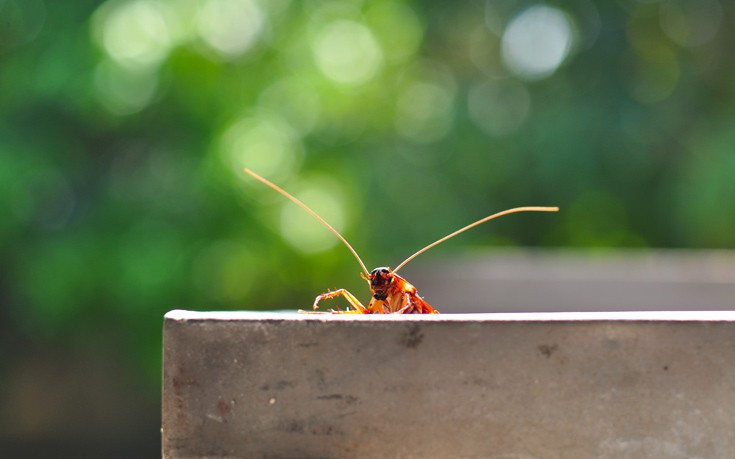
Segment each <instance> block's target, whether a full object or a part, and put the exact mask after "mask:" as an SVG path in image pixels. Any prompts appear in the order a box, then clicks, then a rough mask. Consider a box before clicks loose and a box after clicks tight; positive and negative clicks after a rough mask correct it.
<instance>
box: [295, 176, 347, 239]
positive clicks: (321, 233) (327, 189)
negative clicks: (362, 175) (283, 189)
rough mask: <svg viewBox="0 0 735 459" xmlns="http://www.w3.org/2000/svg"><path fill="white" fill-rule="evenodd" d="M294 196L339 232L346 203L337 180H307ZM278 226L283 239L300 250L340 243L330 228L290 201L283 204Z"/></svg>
mask: <svg viewBox="0 0 735 459" xmlns="http://www.w3.org/2000/svg"><path fill="white" fill-rule="evenodd" d="M296 188H297V189H298V186H297V187H296ZM295 196H296V197H297V198H298V199H300V200H301V201H302V202H304V203H306V205H308V206H309V207H310V208H311V209H313V210H314V211H315V212H316V213H317V214H319V215H321V216H322V218H324V219H325V220H326V221H328V222H329V224H330V225H332V227H334V229H336V230H337V231H338V232H340V233H342V230H343V229H344V226H345V221H346V209H345V208H346V203H345V200H344V193H343V192H342V189H341V187H340V186H339V185H338V184H337V183H335V182H334V181H332V180H331V179H326V178H325V179H321V180H310V183H309V185H308V186H304V187H303V188H302V189H301V190H300V191H298V192H297V193H295ZM280 229H281V234H282V235H283V237H284V239H286V241H288V243H289V244H291V245H292V246H293V247H295V248H296V249H298V250H299V251H301V252H303V253H317V252H323V251H325V250H328V249H330V248H332V247H334V246H335V245H337V244H338V243H340V241H339V239H338V238H337V237H336V236H335V235H334V234H332V233H331V232H330V231H329V229H327V228H325V227H324V225H322V224H321V223H319V222H318V221H317V220H316V219H315V218H314V217H312V216H311V215H309V214H308V213H306V212H304V210H303V209H302V208H300V207H298V206H296V205H294V204H293V203H291V202H286V203H284V204H283V208H282V211H281V221H280Z"/></svg>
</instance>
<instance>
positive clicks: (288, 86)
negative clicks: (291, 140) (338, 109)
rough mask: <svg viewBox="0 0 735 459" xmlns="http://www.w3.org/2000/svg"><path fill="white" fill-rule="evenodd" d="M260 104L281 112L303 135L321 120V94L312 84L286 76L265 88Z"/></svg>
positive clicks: (259, 100) (259, 99)
mask: <svg viewBox="0 0 735 459" xmlns="http://www.w3.org/2000/svg"><path fill="white" fill-rule="evenodd" d="M258 104H259V105H260V106H261V107H264V108H266V109H268V110H270V111H273V112H275V113H278V114H280V115H281V116H283V118H284V119H285V120H286V121H287V122H288V124H290V125H291V126H292V127H293V128H294V129H296V130H297V131H298V132H299V133H300V134H301V135H305V134H308V133H309V132H311V131H312V130H313V129H314V127H315V126H316V124H317V121H318V120H319V111H320V103H319V95H318V92H317V90H316V88H314V87H313V86H312V85H311V84H309V83H308V82H306V81H301V80H299V79H297V78H284V79H281V80H278V81H276V82H275V83H272V84H271V85H270V86H268V87H267V88H265V89H264V90H263V92H262V93H261V94H260V97H259V98H258Z"/></svg>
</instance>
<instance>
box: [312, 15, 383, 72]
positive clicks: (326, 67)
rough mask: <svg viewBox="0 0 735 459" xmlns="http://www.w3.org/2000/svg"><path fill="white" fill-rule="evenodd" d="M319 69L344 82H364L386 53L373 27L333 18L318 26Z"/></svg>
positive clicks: (377, 68)
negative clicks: (371, 28)
mask: <svg viewBox="0 0 735 459" xmlns="http://www.w3.org/2000/svg"><path fill="white" fill-rule="evenodd" d="M312 47H313V52H314V58H315V60H316V64H317V66H318V67H319V70H321V72H322V73H323V74H324V75H325V76H326V77H327V78H329V79H331V80H333V81H336V82H337V83H342V84H351V85H355V84H362V83H365V82H367V81H369V80H370V79H372V78H373V77H374V76H375V75H376V74H377V73H378V71H379V70H380V68H381V66H382V64H383V54H382V52H381V50H380V48H379V47H378V43H377V42H376V40H375V38H374V37H373V34H372V32H370V29H368V28H367V27H365V26H364V25H362V24H359V23H357V22H355V21H348V20H344V19H340V20H336V21H332V22H330V23H328V24H326V25H325V26H323V28H322V29H321V30H319V31H318V32H317V34H316V37H315V38H314V41H313V43H312Z"/></svg>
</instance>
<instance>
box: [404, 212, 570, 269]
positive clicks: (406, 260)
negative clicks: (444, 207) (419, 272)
mask: <svg viewBox="0 0 735 459" xmlns="http://www.w3.org/2000/svg"><path fill="white" fill-rule="evenodd" d="M558 211H559V208H558V207H514V208H513V209H508V210H504V211H502V212H498V213H496V214H492V215H490V216H487V217H485V218H481V219H480V220H477V221H476V222H474V223H470V224H469V225H467V226H465V227H464V228H462V229H458V230H457V231H455V232H453V233H452V234H449V235H447V236H444V237H443V238H441V239H439V240H438V241H436V242H432V243H431V244H429V245H427V246H426V247H424V248H423V249H421V250H419V251H418V252H416V253H414V254H413V255H411V256H410V257H408V258H406V259H405V260H404V261H403V263H401V264H400V265H398V266H396V268H395V269H394V270H393V272H397V271H398V270H399V269H401V268H403V267H404V266H405V265H406V264H407V263H408V262H409V261H411V260H413V259H414V258H416V257H418V256H419V255H421V254H422V253H424V252H426V251H427V250H429V249H430V248H432V247H435V246H437V245H439V244H441V243H442V242H444V241H446V240H447V239H451V238H453V237H454V236H456V235H458V234H460V233H464V232H465V231H467V230H468V229H470V228H474V227H475V226H477V225H481V224H483V223H485V222H487V221H490V220H492V219H494V218H498V217H502V216H503V215H508V214H514V213H516V212H558Z"/></svg>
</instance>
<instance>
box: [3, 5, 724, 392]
mask: <svg viewBox="0 0 735 459" xmlns="http://www.w3.org/2000/svg"><path fill="white" fill-rule="evenodd" d="M732 14H733V10H732V5H731V4H729V3H725V2H723V3H720V2H718V1H717V0H707V1H702V2H683V1H679V0H660V1H635V0H621V1H618V2H592V1H587V0H579V1H573V2H543V3H536V2H530V1H513V2H492V1H488V2H480V1H474V2H460V3H456V2H410V1H397V0H396V1H392V0H364V1H325V2H316V1H295V0H294V1H289V0H276V1H261V0H203V1H189V0H177V1H173V0H171V1H168V0H109V1H106V2H99V1H94V0H85V1H77V2H71V3H69V2H50V1H43V0H4V1H0V215H1V216H2V217H0V238H2V245H1V247H2V248H1V250H2V256H1V257H0V260H1V261H0V263H2V265H1V270H2V273H3V275H2V279H1V280H0V287H1V288H2V298H3V300H4V301H3V304H4V308H3V310H2V312H0V315H1V316H2V320H3V322H4V325H3V328H4V329H11V328H16V327H18V328H20V329H22V330H24V331H23V332H22V333H23V334H24V336H30V335H33V336H35V333H37V332H38V331H39V330H40V332H38V333H40V335H39V336H37V337H36V338H38V339H40V340H41V341H43V342H45V343H65V342H69V341H78V342H82V343H84V342H86V341H85V340H86V339H87V338H88V337H89V336H91V335H94V336H95V337H97V338H95V339H99V338H98V337H99V336H100V335H102V336H105V335H106V334H107V333H109V335H108V336H109V339H110V340H119V339H121V336H124V337H125V338H124V342H125V343H126V346H127V348H126V349H128V350H129V352H128V351H126V352H128V353H129V355H130V358H131V360H132V362H134V364H133V366H134V367H135V368H139V369H148V370H147V371H148V375H149V380H150V381H151V382H152V384H151V387H154V386H155V385H156V384H157V383H158V377H159V375H158V371H159V370H158V368H159V367H158V362H159V360H160V324H161V317H162V315H163V313H164V312H166V311H167V310H170V309H174V308H190V309H296V308H306V307H308V306H309V305H310V302H311V300H312V299H313V297H314V295H315V294H317V293H321V292H323V291H325V290H326V289H327V288H337V287H347V288H349V289H351V290H353V291H355V292H360V293H358V296H360V297H363V296H364V292H365V291H364V285H363V282H362V281H361V280H360V279H359V276H358V273H359V267H358V265H357V263H356V262H355V260H354V259H353V258H352V256H351V255H350V254H349V252H348V251H347V250H346V249H345V248H344V247H343V246H341V245H340V244H339V243H338V241H337V240H336V239H335V238H334V237H333V236H332V235H331V234H330V233H329V232H327V231H326V230H325V229H324V228H322V227H321V226H319V224H318V223H316V222H314V221H313V220H312V219H311V217H310V216H309V215H307V214H306V213H304V212H303V211H302V210H301V209H299V208H297V207H295V206H293V205H292V204H291V203H289V202H286V201H285V200H284V199H283V198H282V197H281V196H279V195H277V194H276V193H274V192H273V191H272V190H269V189H267V188H265V187H263V186H262V185H261V184H259V183H257V182H255V181H253V180H252V179H250V178H249V177H248V176H246V175H245V174H243V172H242V169H243V168H244V167H249V168H251V169H253V170H254V171H256V172H258V173H260V174H262V175H264V176H266V177H268V178H269V179H271V180H272V181H274V182H276V183H278V184H280V185H282V186H283V187H284V188H286V189H287V190H289V191H291V192H292V193H294V194H296V195H297V196H299V197H300V198H301V199H303V200H304V201H305V202H307V203H308V204H309V205H310V206H312V207H313V208H314V209H315V210H316V211H317V212H319V213H320V214H321V215H322V216H323V217H324V218H325V219H326V220H327V221H329V222H331V223H332V224H333V225H334V226H335V227H336V228H337V229H338V230H340V231H342V232H343V234H344V236H345V237H346V238H347V239H348V240H350V241H351V243H352V244H353V245H354V246H355V248H356V249H357V250H358V252H359V253H360V254H361V255H362V256H363V258H364V261H365V262H366V263H367V264H368V266H369V267H372V266H377V265H395V264H396V263H398V262H400V261H401V260H403V259H404V258H405V257H407V256H408V255H410V254H411V253H413V251H415V250H417V249H418V248H420V247H422V246H424V245H426V244H428V243H430V242H432V241H434V240H436V239H437V238H439V237H441V236H443V235H445V234H447V233H449V232H451V231H453V230H455V229H457V228H459V227H461V226H463V225H465V224H467V223H469V222H471V221H474V220H476V219H478V218H480V217H483V216H485V215H489V214H491V213H494V212H496V211H499V210H503V209H505V208H509V207H515V206H522V205H557V206H560V207H561V208H562V212H560V213H559V214H554V215H542V216H535V215H528V216H523V217H508V218H507V219H504V220H500V221H497V222H493V223H491V224H487V225H484V226H482V227H480V228H477V229H476V230H473V232H471V233H467V234H466V235H463V236H462V238H459V239H457V240H454V241H452V242H451V243H448V244H446V245H445V246H443V247H440V248H437V249H436V250H435V251H433V252H431V253H429V254H426V255H423V256H422V258H429V257H432V256H434V257H439V256H441V254H447V253H456V252H459V251H467V250H486V249H488V248H491V247H497V246H553V247H584V248H591V249H592V248H600V247H605V248H615V247H640V248H646V247H681V248H732V247H733V246H735V231H733V230H732V229H733V228H734V227H735V211H733V208H732V204H731V203H732V202H733V201H735V186H733V179H732V177H733V176H735V155H734V154H733V146H734V145H735V134H734V133H733V132H734V131H733V129H732V126H734V125H735V109H734V107H735V104H733V99H734V97H735V68H734V67H733V65H732V59H730V49H731V44H732V43H733V42H734V40H735V37H733V30H734V29H733V28H732V27H729V24H727V22H726V21H727V18H728V15H729V16H730V17H731V16H732ZM93 331H94V332H95V333H92V332H93ZM34 339H35V338H34ZM141 371H143V370H141Z"/></svg>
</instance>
